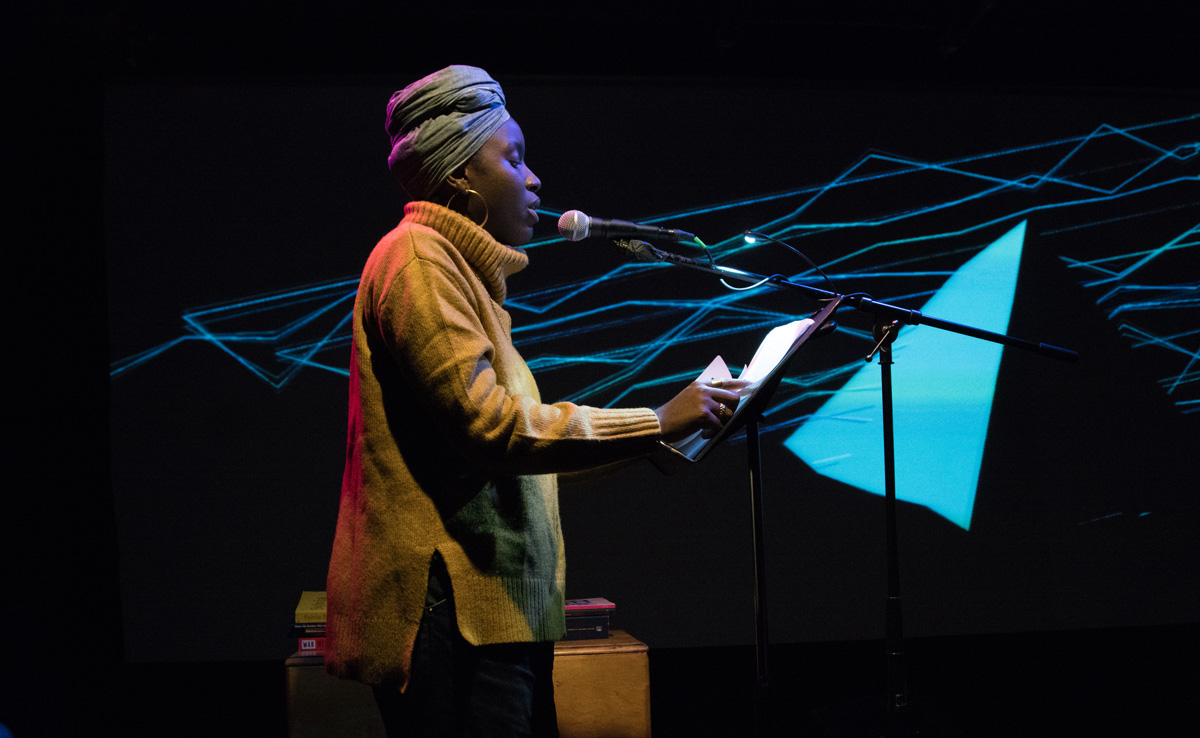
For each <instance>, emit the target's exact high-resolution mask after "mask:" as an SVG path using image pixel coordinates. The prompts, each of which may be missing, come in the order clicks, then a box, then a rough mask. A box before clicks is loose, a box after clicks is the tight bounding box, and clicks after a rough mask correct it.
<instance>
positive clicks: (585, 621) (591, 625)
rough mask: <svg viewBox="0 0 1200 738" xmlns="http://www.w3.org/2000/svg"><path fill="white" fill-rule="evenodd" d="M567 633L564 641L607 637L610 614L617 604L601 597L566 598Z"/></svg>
mask: <svg viewBox="0 0 1200 738" xmlns="http://www.w3.org/2000/svg"><path fill="white" fill-rule="evenodd" d="M566 609H567V635H566V636H565V637H564V638H563V640H564V641H578V640H584V639H591V638H608V631H609V627H610V625H611V619H612V614H613V613H614V612H615V611H616V609H617V606H616V605H614V604H613V603H611V602H609V601H608V600H606V599H604V598H603V597H591V598H588V599H586V600H567V608H566Z"/></svg>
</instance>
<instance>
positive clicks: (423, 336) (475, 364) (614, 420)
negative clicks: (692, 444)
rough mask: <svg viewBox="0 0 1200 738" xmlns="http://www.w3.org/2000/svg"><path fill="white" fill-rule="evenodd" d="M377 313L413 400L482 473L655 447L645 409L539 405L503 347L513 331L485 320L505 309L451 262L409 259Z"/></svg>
mask: <svg viewBox="0 0 1200 738" xmlns="http://www.w3.org/2000/svg"><path fill="white" fill-rule="evenodd" d="M376 309H377V313H376V314H377V315H378V316H379V325H378V328H379V331H380V335H381V336H382V337H383V340H384V342H385V344H386V345H387V348H388V351H389V353H390V354H391V355H392V357H393V358H394V360H395V361H396V363H397V365H398V366H399V367H400V368H401V371H402V373H403V374H404V375H405V376H406V379H407V381H408V382H409V383H411V393H409V394H410V395H411V397H410V398H409V399H411V401H413V402H419V403H422V405H424V407H425V409H426V410H427V411H428V413H429V415H430V417H431V418H432V419H433V422H434V424H435V425H436V426H437V427H438V429H439V430H440V431H441V432H442V435H443V437H444V438H446V439H448V442H449V443H450V444H451V445H452V446H453V447H454V448H455V450H456V451H457V452H458V453H459V454H460V455H461V456H462V457H463V458H464V459H465V460H466V461H467V462H468V463H469V464H471V465H473V466H476V467H477V468H480V469H482V470H483V471H486V472H489V473H501V474H546V473H554V472H569V471H577V470H580V469H587V468H591V467H595V466H601V465H604V464H609V463H612V462H615V461H620V460H623V459H629V458H633V457H637V456H643V455H646V454H648V453H650V452H651V451H653V450H654V449H655V448H657V445H656V441H657V440H658V438H659V436H660V430H659V425H658V417H657V416H656V415H655V413H654V411H653V410H651V409H649V408H634V409H605V408H595V407H587V406H581V405H575V404H572V403H557V404H543V403H541V402H540V401H539V399H538V398H537V396H536V385H535V384H534V382H533V378H532V376H531V375H529V371H528V368H527V367H526V366H525V364H524V362H523V361H522V360H521V359H520V357H519V356H518V355H517V354H516V352H515V350H513V349H512V346H511V343H508V344H507V345H497V344H498V343H501V342H507V341H508V327H507V325H504V326H503V329H502V331H500V332H499V333H500V335H495V334H496V333H497V331H496V329H495V325H493V326H492V331H491V332H492V334H493V335H494V338H489V332H488V330H487V329H486V328H485V326H484V319H485V318H483V317H481V316H486V317H487V318H488V319H490V320H491V321H494V323H495V324H498V323H499V322H500V318H499V317H498V315H497V313H499V312H500V311H499V310H498V309H497V308H496V307H495V306H494V305H493V304H492V303H491V301H490V300H489V299H487V298H485V297H482V296H481V295H480V294H478V293H477V291H476V290H473V289H472V288H471V285H470V283H469V282H468V279H467V278H466V277H465V276H464V275H462V274H460V273H457V272H456V271H455V270H454V269H452V268H449V267H447V266H446V265H443V264H440V263H438V262H435V261H431V260H428V259H423V258H414V259H412V260H410V261H408V262H407V263H406V264H405V265H404V266H403V267H402V268H401V269H400V271H399V272H398V273H396V274H395V275H394V278H393V279H391V280H390V282H389V284H388V285H387V287H386V289H384V290H383V293H382V294H381V295H380V296H379V302H378V303H377V306H376ZM484 311H492V312H490V313H485V312H484ZM497 362H508V364H509V365H508V366H506V368H505V371H504V373H505V375H507V376H509V377H510V381H509V382H508V383H507V384H509V385H511V386H505V383H502V382H501V381H500V379H499V378H498V377H499V374H498V371H497ZM513 363H518V364H519V366H516V367H514V366H512V364H513ZM514 375H517V377H518V379H517V380H516V381H512V380H511V377H513V376H514ZM521 380H524V381H521Z"/></svg>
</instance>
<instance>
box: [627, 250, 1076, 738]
mask: <svg viewBox="0 0 1200 738" xmlns="http://www.w3.org/2000/svg"><path fill="white" fill-rule="evenodd" d="M618 245H619V246H621V247H622V248H624V249H626V250H627V251H630V252H631V253H632V254H633V255H634V256H635V257H636V258H638V259H640V260H643V261H652V262H665V263H668V264H674V265H676V266H684V267H688V268H690V269H697V270H700V271H703V272H708V273H710V274H717V275H720V276H722V277H729V278H732V279H738V280H741V281H745V282H750V283H753V284H763V285H768V286H770V287H773V288H776V289H787V290H795V291H798V292H802V293H804V294H806V295H808V296H809V297H812V298H815V299H818V300H834V299H837V300H840V302H841V303H842V304H845V305H850V306H851V307H854V308H855V309H857V310H861V311H863V312H867V313H871V314H872V315H873V316H874V318H875V327H874V330H873V335H874V337H875V339H876V341H877V343H876V344H875V347H874V348H873V349H872V350H871V353H870V354H868V355H867V357H866V360H867V361H870V360H871V358H872V357H873V356H874V355H875V354H876V353H878V354H879V369H880V375H881V376H880V378H881V385H880V388H881V391H882V395H883V397H882V400H883V447H884V448H883V463H884V524H885V527H886V535H887V602H886V608H885V615H886V633H885V639H884V647H885V649H886V653H887V699H886V703H885V705H884V728H885V735H887V736H889V738H896V737H897V736H909V735H911V734H912V725H911V716H910V714H909V707H908V686H907V682H906V678H905V668H904V626H903V618H902V616H901V615H902V613H901V598H900V563H899V559H900V557H899V545H898V543H897V536H896V457H895V440H894V437H893V424H892V344H893V342H895V340H896V336H897V335H898V334H899V333H900V328H902V327H903V326H905V325H914V326H915V325H927V326H930V327H933V328H938V329H941V330H945V331H950V332H952V333H958V334H960V335H964V336H970V337H972V338H978V339H981V340H984V341H991V342H993V343H999V344H1001V345H1004V346H1012V347H1014V348H1019V349H1022V350H1024V351H1032V352H1033V353H1037V354H1041V355H1043V356H1048V357H1050V358H1052V359H1057V360H1060V361H1076V360H1077V359H1078V358H1079V355H1078V354H1077V353H1075V352H1074V351H1071V350H1068V349H1063V348H1058V347H1057V346H1051V345H1049V344H1045V343H1035V342H1032V341H1026V340H1023V339H1020V338H1014V337H1012V336H1007V335H1004V334H1002V333H994V332H992V331H985V330H982V329H979V328H973V327H971V326H966V325H961V324H959V323H953V322H950V321H948V320H941V319H939V318H933V317H930V316H928V315H922V314H921V313H920V312H919V311H916V310H909V309H906V308H901V307H897V306H894V305H889V304H887V303H882V302H877V301H875V300H872V299H871V298H869V297H866V296H863V295H839V294H837V293H835V292H830V291H828V290H823V289H820V288H817V287H812V286H810V285H804V284H799V283H797V282H792V281H790V280H787V279H784V278H783V277H780V276H770V277H767V276H763V275H760V274H753V273H751V272H745V271H742V270H740V269H732V268H730V267H722V266H717V265H716V264H714V263H710V262H705V261H702V260H700V259H692V258H689V257H686V256H680V255H678V254H673V253H671V252H669V251H662V250H660V249H657V248H655V247H653V246H651V245H650V244H647V243H644V242H641V241H633V242H631V243H628V244H626V243H618ZM758 417H759V416H758V415H755V416H752V418H751V420H750V421H749V422H748V423H747V429H746V437H747V443H748V447H749V449H750V451H749V454H750V459H751V488H752V489H751V493H752V495H753V505H754V548H755V558H754V561H755V617H756V623H755V624H756V629H755V645H756V653H757V654H758V675H757V684H758V686H759V687H760V688H765V687H766V686H767V685H768V684H769V677H768V675H767V661H766V646H767V622H766V621H767V604H766V571H765V568H766V553H765V551H763V540H762V519H761V516H762V489H761V481H760V477H761V473H762V470H761V467H760V466H758V464H760V463H761V462H760V460H759V447H758V424H757V420H758Z"/></svg>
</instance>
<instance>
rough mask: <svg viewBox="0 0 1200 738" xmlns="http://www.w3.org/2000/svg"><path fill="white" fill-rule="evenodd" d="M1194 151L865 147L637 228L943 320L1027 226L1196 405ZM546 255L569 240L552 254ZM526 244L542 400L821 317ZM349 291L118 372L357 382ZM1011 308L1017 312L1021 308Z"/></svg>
mask: <svg viewBox="0 0 1200 738" xmlns="http://www.w3.org/2000/svg"><path fill="white" fill-rule="evenodd" d="M1198 152H1200V114H1198V115H1188V116H1182V117H1178V118H1173V119H1169V120H1160V121H1157V122H1151V123H1144V124H1140V125H1136V126H1126V127H1118V126H1113V125H1108V124H1105V125H1100V126H1098V127H1096V128H1095V129H1093V130H1091V131H1089V132H1087V133H1084V134H1081V135H1078V136H1070V137H1065V138H1059V139H1055V140H1051V141H1045V142H1042V143H1037V144H1033V145H1028V146H1021V147H1014V148H1007V149H1003V150H997V151H991V152H988V153H983V154H978V155H974V156H967V157H960V158H954V159H947V160H943V161H924V160H920V159H916V158H913V157H908V156H901V155H895V154H890V153H886V152H880V151H870V152H868V153H866V154H864V155H863V156H862V157H861V158H860V159H859V160H858V161H856V162H854V163H853V164H852V165H850V166H849V167H847V168H846V169H845V170H844V171H843V172H842V173H841V174H839V175H838V176H836V177H834V178H832V179H831V180H829V181H827V182H824V183H820V184H816V185H811V186H802V187H797V188H795V189H792V190H788V191H785V192H780V193H776V194H772V195H767V196H759V197H752V198H745V199H740V200H736V201H729V202H721V203H716V204H710V205H706V206H703V207H696V208H692V209H687V210H682V211H676V212H670V213H657V214H653V215H652V216H650V217H644V218H640V220H642V221H644V222H670V223H672V224H673V225H677V226H679V227H682V228H686V229H687V230H688V231H690V232H693V233H699V234H702V236H703V237H704V238H705V239H706V240H707V241H708V242H709V243H710V244H711V245H710V253H712V254H713V255H714V257H715V258H716V259H717V260H718V262H719V263H721V264H724V265H727V266H735V267H738V268H740V269H745V270H747V271H752V272H757V273H760V274H776V273H779V274H783V275H784V276H787V277H788V278H790V279H792V280H794V281H798V282H804V283H814V284H818V286H819V284H820V283H819V282H818V279H819V278H818V277H817V275H816V274H815V272H814V271H813V270H812V269H811V268H810V267H808V265H807V264H799V262H798V260H797V261H795V262H793V261H790V260H789V261H785V260H784V259H790V258H791V257H790V256H789V255H787V253H786V252H782V251H781V250H780V249H779V248H778V247H777V246H772V245H771V244H756V245H750V244H747V243H746V242H745V241H744V240H743V239H742V238H741V234H742V232H743V231H744V230H754V231H759V232H763V233H765V234H767V235H769V236H772V237H774V238H776V239H781V240H785V241H788V242H790V243H792V244H793V245H795V246H796V247H798V248H800V249H802V250H803V251H804V252H805V253H806V254H807V255H809V256H810V257H812V258H814V259H815V260H816V261H817V262H818V263H819V264H820V265H821V268H822V270H823V271H825V272H826V274H828V275H829V277H830V278H831V279H832V280H833V281H834V283H835V284H836V285H837V286H838V289H839V290H840V291H843V292H866V291H869V292H871V294H872V296H873V297H875V298H876V299H878V300H882V301H885V302H889V303H893V304H897V305H901V306H911V307H914V308H915V307H918V306H920V305H921V304H922V303H926V305H927V307H926V309H927V311H928V312H929V314H931V315H935V316H937V317H944V318H948V319H952V318H949V316H947V315H941V314H939V313H937V312H935V311H934V308H933V306H934V305H936V304H938V303H936V302H934V301H935V300H944V299H948V298H943V297H942V295H943V292H944V289H947V288H948V286H949V285H951V284H953V283H955V280H957V278H958V277H957V275H959V274H960V273H961V270H963V269H965V268H966V266H965V265H969V264H972V263H974V261H973V260H974V259H975V258H976V257H978V256H980V255H981V253H986V252H984V248H985V246H986V245H987V244H989V243H993V244H995V246H994V247H993V248H996V247H1000V246H1001V244H1008V243H1009V241H1010V240H1012V239H1008V240H1006V239H1005V238H1002V236H1004V235H1005V234H1010V235H1011V234H1012V233H1014V232H1016V231H1015V229H1017V228H1018V227H1019V225H1020V224H1022V223H1028V226H1027V227H1028V230H1027V231H1025V232H1024V238H1023V242H1024V254H1025V256H1026V259H1027V260H1028V258H1029V257H1030V255H1031V254H1038V255H1046V254H1050V255H1052V256H1053V257H1054V258H1055V259H1056V260H1057V263H1059V264H1062V268H1063V269H1064V270H1067V271H1069V272H1078V273H1079V275H1080V280H1079V281H1080V283H1081V284H1083V285H1084V286H1085V289H1087V290H1091V291H1093V292H1094V293H1095V295H1096V305H1097V306H1098V308H1099V309H1101V310H1105V311H1107V313H1106V314H1107V315H1108V317H1109V318H1110V319H1111V320H1112V321H1113V322H1114V330H1117V331H1119V332H1120V333H1121V334H1122V335H1125V336H1127V337H1128V338H1129V340H1130V341H1131V342H1132V343H1131V345H1132V346H1133V347H1134V348H1135V349H1138V350H1141V349H1144V348H1152V349H1154V350H1156V351H1157V352H1158V353H1160V354H1161V355H1162V356H1164V357H1169V359H1170V361H1173V362H1175V363H1174V364H1172V365H1171V368H1169V369H1167V370H1164V372H1163V374H1162V378H1161V384H1162V388H1163V391H1164V392H1167V393H1169V394H1170V396H1171V397H1172V399H1173V401H1174V402H1175V403H1176V406H1177V407H1178V408H1179V410H1180V412H1183V413H1191V412H1200V381H1197V380H1200V361H1198V358H1197V357H1198V355H1200V345H1198V343H1200V328H1198V327H1197V321H1196V307H1197V303H1198V297H1200V294H1198V293H1200V259H1196V258H1195V253H1196V251H1195V249H1196V245H1197V240H1198V239H1197V225H1196V224H1197V223H1200V167H1198V165H1197V163H1198V162H1200V157H1198V156H1197V153H1198ZM545 213H546V214H547V215H551V216H556V215H557V212H554V211H551V210H547V211H545ZM544 220H549V219H544ZM1013 238H1015V236H1014V237H1013ZM551 245H554V246H556V248H546V249H543V248H542V247H545V246H551ZM1010 245H1011V244H1010ZM526 248H527V249H530V250H535V249H536V250H537V252H536V253H535V254H533V256H534V266H533V267H531V268H530V270H529V272H530V273H531V274H534V273H538V274H542V275H544V274H547V273H549V274H552V275H553V277H551V278H550V280H557V281H554V282H553V283H551V281H550V280H548V279H546V278H545V277H542V280H543V281H541V282H540V283H538V284H537V285H533V286H531V287H527V286H526V285H527V284H528V282H526V281H525V280H528V279H537V277H536V276H534V277H528V276H527V275H524V274H523V275H521V276H520V279H521V280H522V282H523V283H522V285H521V288H520V289H517V290H514V291H513V293H510V297H509V300H508V302H507V303H506V308H507V309H508V310H509V311H510V312H514V313H523V314H524V316H517V317H516V319H515V320H514V323H515V325H517V326H518V327H517V328H515V329H514V332H513V334H514V339H515V340H516V343H517V345H518V347H520V349H521V351H522V353H523V354H524V355H525V357H526V358H527V360H528V361H529V364H530V366H531V367H532V368H533V369H534V370H535V371H536V372H537V374H538V379H539V383H540V384H542V389H543V395H544V396H547V397H553V398H555V399H560V398H561V399H568V400H572V401H575V402H584V403H589V404H594V405H600V406H611V405H614V404H631V403H641V404H647V405H652V404H657V403H659V402H661V401H662V400H663V399H664V398H665V397H669V396H670V394H673V393H674V390H675V389H676V388H677V387H679V386H680V384H682V383H686V382H687V381H689V380H690V379H691V378H694V377H695V376H696V374H697V373H698V372H699V371H700V370H701V369H702V368H703V367H704V366H705V365H706V364H707V363H708V361H709V360H710V359H711V358H712V356H713V354H714V353H723V354H724V355H725V356H726V357H727V358H732V359H735V360H731V361H730V362H729V363H730V365H731V366H735V365H736V363H737V362H736V360H742V361H744V360H746V359H748V358H749V353H751V352H752V351H753V346H754V345H756V344H757V342H758V340H759V338H761V336H762V335H764V334H765V332H766V331H767V330H768V329H769V328H770V327H772V326H774V325H777V324H779V323H782V322H786V321H789V320H793V319H794V318H795V317H796V316H797V315H799V314H807V313H809V312H811V311H812V310H813V309H814V307H815V306H813V305H811V304H802V305H797V304H796V300H795V298H794V297H793V296H791V295H787V294H784V293H780V292H777V291H773V290H771V289H769V288H766V287H757V288H753V289H749V290H742V291H732V290H724V289H718V290H717V292H716V296H715V297H713V296H711V295H713V294H714V293H713V290H712V288H713V287H720V285H719V283H718V282H716V281H715V278H712V277H709V276H707V275H700V273H698V272H689V271H687V270H673V273H671V274H670V275H669V276H668V274H667V271H668V270H672V268H671V267H668V266H665V265H661V264H634V263H623V264H620V265H618V266H614V267H612V268H611V269H607V270H605V271H603V273H601V274H597V273H596V267H595V266H594V265H595V264H597V263H603V262H601V261H599V260H581V259H577V258H574V257H573V256H571V255H570V254H568V252H571V253H575V254H577V253H578V251H577V250H578V249H581V248H587V247H586V246H585V245H583V244H574V245H570V246H566V245H564V244H563V242H562V240H561V239H559V238H556V237H555V238H541V239H538V240H536V241H534V242H533V243H531V244H529V245H528V246H527V247H526ZM597 248H603V247H597ZM684 248H686V247H684ZM990 251H991V249H988V252H990ZM1000 251H1001V252H1003V251H1004V248H1000ZM1189 257H1191V258H1189ZM989 258H990V257H989ZM1042 263H1044V262H1042ZM792 264H799V266H798V267H796V266H792ZM681 271H682V272H684V274H685V275H686V276H681V275H680V272H681ZM700 280H712V281H703V282H701V281H700ZM356 282H357V279H356V278H355V279H351V278H347V279H342V280H337V281H332V282H328V283H324V284H320V285H315V286H308V287H302V288H298V289H296V290H292V291H288V292H283V293H273V294H270V295H264V296H261V297H254V298H249V299H246V300H242V301H238V302H234V303H229V304H224V305H220V306H216V307H212V308H206V309H202V310H192V311H188V312H186V313H184V314H183V316H182V317H183V324H184V329H185V333H184V335H183V336H181V337H178V338H175V339H173V340H170V341H167V342H164V343H162V344H160V345H158V346H156V347H154V348H151V349H147V350H145V351H142V352H140V353H138V354H136V355H134V356H130V357H127V358H124V359H121V360H119V361H116V362H114V363H113V364H112V365H111V375H112V376H113V377H114V378H115V377H119V376H125V375H128V374H130V373H131V372H132V370H133V369H134V368H136V367H140V366H144V365H145V364H146V363H147V362H150V361H151V360H154V359H156V358H158V357H160V356H162V355H163V354H164V352H166V351H168V350H171V349H173V348H174V347H177V346H179V345H180V344H183V343H196V342H200V343H201V344H205V345H209V346H212V347H214V348H216V349H218V350H219V351H220V352H222V354H223V355H226V356H229V357H231V358H233V359H234V360H236V361H237V362H239V364H241V365H242V366H244V367H245V368H246V369H247V370H249V371H251V372H253V374H254V375H255V376H257V377H259V378H260V379H262V380H263V381H264V382H267V383H268V384H270V385H271V386H272V387H274V388H276V389H283V388H284V387H285V386H286V385H287V384H288V383H289V382H291V381H293V380H294V379H295V378H296V377H297V376H299V375H300V373H301V372H302V371H303V370H304V369H319V370H324V371H329V372H334V373H337V374H340V375H345V374H346V369H345V366H346V358H347V355H348V351H347V350H346V347H347V345H348V341H349V329H348V320H349V314H350V309H351V304H352V301H353V296H354V289H355V286H356ZM935 295H936V297H935ZM1053 298H1054V296H1052V295H1029V296H1028V297H1027V298H1020V299H1029V300H1050V299H1053ZM997 299H1000V298H999V297H998V298H997ZM927 301H928V302H927ZM1000 302H1001V303H1003V305H1004V310H1006V311H1007V310H1008V309H1009V307H1010V306H1011V297H1006V298H1004V299H1002V300H1000ZM1006 314H1007V313H1006ZM843 317H845V318H848V316H843ZM978 317H979V316H978V313H976V312H972V313H971V314H970V315H967V316H962V317H961V318H960V320H961V322H964V323H967V324H970V325H977V324H978V323H979V320H978ZM842 323H843V324H842V326H841V327H840V328H839V329H838V331H837V332H836V333H835V334H834V335H833V337H831V338H828V339H822V341H823V345H824V346H825V347H826V348H823V349H822V351H821V352H815V351H814V352H810V353H809V354H806V355H805V356H803V357H801V360H798V361H797V362H796V364H795V365H794V367H793V375H792V376H789V377H788V378H786V379H785V381H784V382H783V384H782V385H781V386H780V389H779V390H778V391H777V392H776V395H775V397H774V402H773V405H772V407H771V409H770V411H769V413H768V415H767V417H766V422H765V423H764V424H763V428H762V430H763V432H764V433H767V432H771V431H774V430H788V431H789V432H791V431H796V430H797V429H801V430H802V431H803V428H801V426H804V428H807V427H808V426H807V425H805V421H806V420H807V419H808V418H810V417H812V416H813V414H814V413H816V412H817V411H818V409H819V408H820V407H821V406H822V404H824V403H826V402H827V401H828V400H829V399H830V398H831V397H833V396H835V395H836V394H837V393H838V390H839V389H840V388H841V387H842V385H843V384H845V383H846V382H847V381H849V380H851V378H852V377H853V376H854V375H855V374H856V373H857V372H858V371H859V370H860V369H861V368H862V360H861V359H862V356H864V355H865V354H866V353H867V351H868V350H869V348H870V346H871V345H872V341H871V336H870V331H869V330H864V329H859V328H856V327H855V326H854V325H853V324H852V323H851V321H849V320H843V321H842ZM818 354H819V355H818ZM598 370H599V371H598ZM905 371H907V369H905ZM980 371H982V369H980ZM976 416H978V413H976ZM976 473H977V472H976ZM963 484H964V485H965V484H966V482H963ZM906 494H907V493H906ZM956 494H958V496H959V498H960V499H959V502H955V503H953V504H952V503H951V502H950V501H946V502H945V503H943V502H936V501H932V500H929V499H926V501H925V502H923V503H922V504H930V506H931V507H935V506H936V507H940V508H942V509H944V510H945V512H944V513H943V514H945V515H947V517H948V518H949V519H951V520H953V521H954V522H955V523H956V524H958V525H962V526H963V527H966V526H967V525H968V524H969V521H970V513H969V506H968V505H966V504H965V502H963V501H964V500H965V499H966V497H965V496H964V494H963V493H962V492H961V491H960V492H959V493H956ZM914 499H915V498H914Z"/></svg>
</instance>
